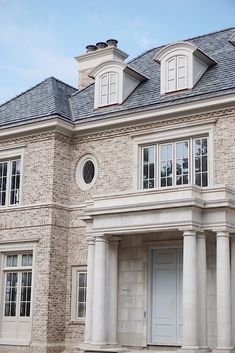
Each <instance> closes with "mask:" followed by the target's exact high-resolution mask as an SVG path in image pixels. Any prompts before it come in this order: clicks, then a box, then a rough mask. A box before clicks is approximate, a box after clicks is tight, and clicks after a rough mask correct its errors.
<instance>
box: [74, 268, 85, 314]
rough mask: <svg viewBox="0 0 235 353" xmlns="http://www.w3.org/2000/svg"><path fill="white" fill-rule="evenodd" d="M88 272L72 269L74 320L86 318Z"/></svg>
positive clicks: (81, 269)
mask: <svg viewBox="0 0 235 353" xmlns="http://www.w3.org/2000/svg"><path fill="white" fill-rule="evenodd" d="M86 292H87V271H86V270H85V269H83V268H79V267H76V268H73V269H72V320H80V319H84V318H85V316H86Z"/></svg>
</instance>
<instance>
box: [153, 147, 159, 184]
mask: <svg viewBox="0 0 235 353" xmlns="http://www.w3.org/2000/svg"><path fill="white" fill-rule="evenodd" d="M154 173H155V187H158V186H159V174H158V173H159V156H158V144H156V145H155V167H154Z"/></svg>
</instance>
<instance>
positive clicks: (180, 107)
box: [74, 93, 235, 135]
mask: <svg viewBox="0 0 235 353" xmlns="http://www.w3.org/2000/svg"><path fill="white" fill-rule="evenodd" d="M231 106H235V93H231V94H228V95H223V96H220V97H212V98H204V99H200V100H198V101H194V102H187V103H185V102H184V103H179V104H174V103H173V104H172V105H171V106H169V105H167V106H165V107H164V106H162V104H160V105H159V106H158V107H154V108H153V109H151V110H150V109H146V110H145V111H143V110H141V111H139V112H134V113H130V112H123V113H122V114H120V115H119V116H116V117H115V116H111V117H106V116H104V115H103V116H101V117H100V118H99V117H97V118H96V120H90V121H86V119H84V120H83V121H81V120H80V121H77V122H76V123H75V128H74V131H75V132H76V133H77V134H78V135H79V134H86V133H87V132H90V131H91V130H97V129H104V128H109V127H115V126H116V127H118V126H120V125H121V126H123V125H124V124H126V125H130V124H132V123H135V122H139V123H145V122H148V121H151V120H153V119H156V118H159V119H168V118H169V119H170V118H171V119H172V117H174V118H176V117H183V116H187V115H188V114H190V115H193V114H198V113H207V112H210V111H215V110H222V109H225V108H227V107H231ZM118 113H119V112H118Z"/></svg>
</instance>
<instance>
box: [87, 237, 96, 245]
mask: <svg viewBox="0 0 235 353" xmlns="http://www.w3.org/2000/svg"><path fill="white" fill-rule="evenodd" d="M86 240H87V244H88V245H93V244H95V238H94V236H93V235H88V236H87V237H86Z"/></svg>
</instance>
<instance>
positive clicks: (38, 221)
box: [0, 110, 235, 353]
mask: <svg viewBox="0 0 235 353" xmlns="http://www.w3.org/2000/svg"><path fill="white" fill-rule="evenodd" d="M212 116H213V117H215V118H217V122H216V123H215V125H214V159H215V161H216V163H214V181H215V183H226V184H228V185H230V186H233V187H235V179H234V177H233V174H234V173H233V172H232V171H233V170H234V165H235V163H234V162H235V153H234V152H235V147H234V136H235V121H234V120H235V112H234V111H233V110H227V111H223V112H218V113H214V114H207V115H199V116H192V117H185V118H182V119H173V120H172V121H168V122H167V121H155V122H152V123H151V124H145V125H142V126H135V127H131V126H130V127H126V128H123V129H112V130H109V131H103V132H96V133H94V134H90V135H89V136H84V137H80V138H74V139H72V138H69V137H65V136H62V135H61V134H55V133H53V132H50V133H42V134H38V135H32V136H27V137H24V138H16V139H9V140H5V141H2V142H1V144H0V147H4V148H5V147H7V146H8V147H10V146H16V145H24V146H25V153H24V166H23V171H24V174H23V195H22V196H23V198H22V204H23V205H24V206H26V205H30V207H28V208H27V207H26V208H18V209H11V210H6V211H2V210H0V241H6V242H7V241H10V240H12V239H16V240H19V241H21V240H23V239H27V240H30V239H36V238H37V239H38V243H37V250H36V265H37V266H36V282H35V301H34V316H33V328H32V348H31V353H46V352H49V351H50V352H51V353H58V352H60V351H61V350H62V349H63V347H61V346H60V344H61V342H63V340H64V339H65V342H66V344H68V345H71V344H72V345H73V344H74V345H76V344H77V343H78V342H79V341H82V340H83V334H84V323H75V322H72V321H71V273H72V267H73V266H83V265H85V264H86V256H87V246H86V240H85V227H84V226H85V225H84V223H83V222H82V221H81V220H79V214H80V208H79V207H77V208H76V207H75V209H74V210H73V211H70V212H69V210H68V209H67V206H70V205H71V206H78V205H81V204H82V203H84V202H86V201H88V200H90V199H91V198H92V197H93V196H94V195H96V194H105V193H113V192H115V193H117V192H125V191H131V190H133V188H134V175H133V167H132V166H133V158H134V155H133V138H132V137H133V133H136V132H138V131H144V130H145V131H148V130H149V129H156V131H157V129H158V128H159V127H162V126H168V125H174V124H178V123H179V122H182V121H184V122H188V121H195V120H203V119H205V118H208V117H212ZM85 154H93V155H94V156H95V157H96V159H97V162H98V178H97V182H96V184H95V185H94V187H93V188H92V189H90V190H88V191H81V190H80V189H79V187H78V185H77V183H76V178H75V171H76V167H77V163H78V161H79V159H80V158H81V157H82V156H83V155H85ZM52 202H55V203H57V204H58V205H57V206H55V205H54V206H50V207H49V206H39V207H36V205H37V204H38V205H39V204H40V205H41V204H48V203H49V204H51V203H52ZM33 205H34V207H31V206H33ZM128 239H129V240H128V241H130V243H125V242H121V245H120V250H119V259H120V263H119V296H120V298H119V302H120V303H122V304H120V305H119V338H120V342H122V343H123V344H130V345H132V344H134V342H136V343H135V344H137V343H138V344H139V345H143V341H144V338H143V337H144V336H143V334H142V336H141V334H140V333H139V331H140V329H141V327H142V330H143V327H144V334H146V330H147V328H146V327H147V326H146V321H144V320H143V318H142V319H141V317H142V315H143V306H144V304H143V297H144V296H145V295H146V294H144V284H143V281H144V280H145V277H144V276H146V273H145V272H144V271H145V270H144V268H145V266H146V263H147V262H146V261H147V259H146V252H145V250H144V248H143V247H142V245H141V243H139V241H140V239H141V237H133V238H128ZM134 239H135V240H134ZM126 241H127V240H126ZM133 242H134V243H133ZM126 248H128V250H125V249H126ZM125 251H127V252H128V251H131V252H132V251H133V253H132V254H130V255H131V257H128V258H127V256H126V255H125ZM125 256H126V258H125ZM134 268H135V271H134V272H135V274H134V275H133V277H132V275H131V273H132V272H133V269H134ZM130 277H131V281H132V280H134V279H135V282H134V283H133V284H132V285H130V283H129V284H128V281H129V280H128V278H130ZM128 286H129V287H128ZM126 287H128V288H127V289H128V290H129V291H130V292H129V293H132V295H130V296H131V297H132V296H133V297H135V295H134V294H135V293H138V298H137V297H136V298H135V299H133V298H131V299H130V298H128V295H129V294H128V291H125V290H124V289H125V288H126ZM123 290H124V292H123ZM144 298H145V297H144ZM208 299H209V301H208V302H209V305H208V320H209V322H211V323H212V322H213V324H210V325H209V332H208V335H209V343H210V344H214V343H215V335H216V327H215V324H214V322H215V309H216V308H215V305H216V303H215V249H214V245H213V244H212V246H210V247H209V248H208ZM144 300H146V298H145V299H144ZM132 302H133V303H132ZM128 303H129V304H128ZM134 304H135V305H134ZM128 305H129V307H128ZM131 305H133V307H131ZM126 317H127V318H128V320H127V322H126V321H125V318H126ZM134 318H138V320H134ZM130 331H132V332H130ZM127 333H128V334H127ZM7 349H8V348H6V347H3V346H0V353H5V351H6V350H7ZM15 349H16V350H15V352H18V351H19V352H22V348H19V349H18V348H15ZM67 351H68V352H69V348H68V349H67ZM67 351H66V352H67ZM8 352H9V353H10V352H11V351H10V348H9V351H8ZM25 352H26V350H25Z"/></svg>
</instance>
